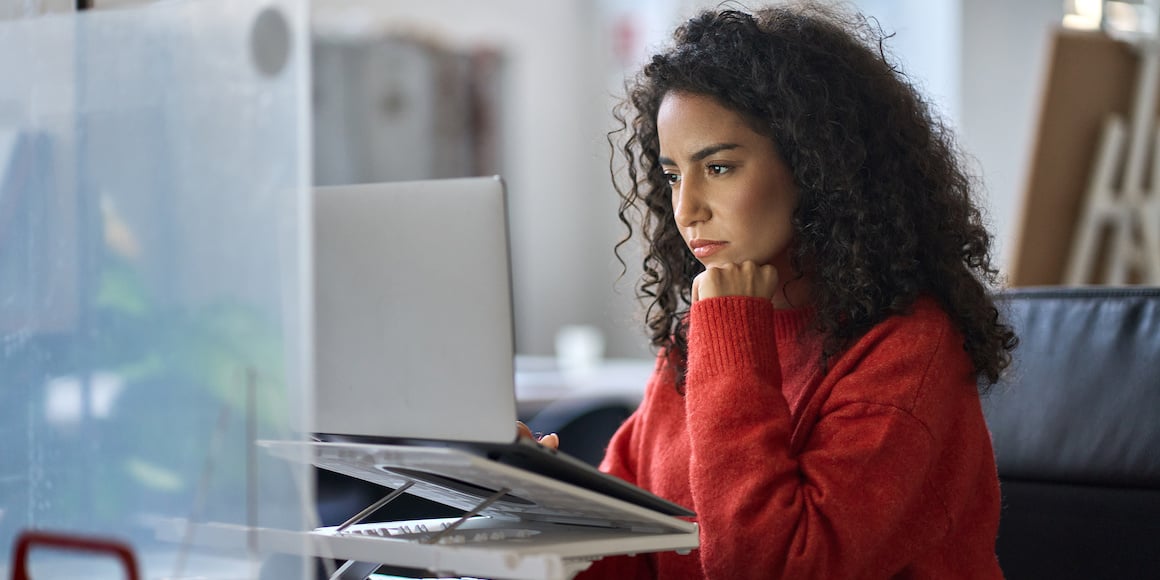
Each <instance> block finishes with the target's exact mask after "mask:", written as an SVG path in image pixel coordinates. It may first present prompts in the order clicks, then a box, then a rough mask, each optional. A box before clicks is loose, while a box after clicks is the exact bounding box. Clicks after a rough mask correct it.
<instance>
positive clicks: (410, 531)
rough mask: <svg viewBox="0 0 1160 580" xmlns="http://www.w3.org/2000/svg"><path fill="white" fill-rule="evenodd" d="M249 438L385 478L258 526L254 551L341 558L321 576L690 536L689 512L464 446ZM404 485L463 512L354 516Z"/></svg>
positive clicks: (203, 539)
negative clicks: (335, 510)
mask: <svg viewBox="0 0 1160 580" xmlns="http://www.w3.org/2000/svg"><path fill="white" fill-rule="evenodd" d="M259 445H261V446H263V447H265V448H266V449H267V451H269V452H270V453H272V454H273V455H275V456H277V457H281V458H283V459H287V460H291V461H297V462H309V463H311V464H313V465H316V466H318V467H320V468H323V469H329V470H332V471H336V472H339V473H342V474H345V475H348V476H352V477H356V478H359V479H363V480H366V481H370V482H373V483H377V484H380V485H383V486H386V487H389V488H392V489H394V491H393V492H391V493H390V494H388V495H387V496H386V497H384V498H383V499H381V500H379V501H377V502H375V503H374V504H372V505H370V506H367V508H366V509H364V510H362V511H361V512H359V513H358V514H356V515H354V516H352V517H351V518H350V519H349V520H347V521H346V522H344V523H343V524H341V525H339V526H333V527H322V528H317V529H315V530H312V531H309V532H296V531H291V530H275V529H269V528H262V529H259V530H257V534H256V535H257V539H256V543H257V544H258V550H259V551H261V552H268V551H274V552H285V553H296V554H301V555H306V556H317V557H322V558H331V559H338V560H346V564H344V565H343V566H342V567H340V568H339V569H338V570H337V571H336V572H335V573H334V574H333V575H332V576H331V578H332V579H341V580H351V579H357V580H362V579H363V578H366V577H367V576H368V575H370V574H371V573H373V572H374V571H375V570H376V569H377V568H378V567H379V566H380V565H384V564H385V565H389V566H395V567H400V568H406V569H417V570H426V571H430V572H432V573H434V574H436V575H446V576H472V577H481V578H509V579H528V580H533V579H549V580H567V579H569V578H571V577H572V576H574V575H575V574H577V573H579V572H580V571H582V570H584V569H586V568H587V567H588V566H589V565H590V564H591V562H593V561H595V560H598V559H600V558H602V557H604V556H609V555H618V554H638V553H645V552H659V551H670V550H673V551H677V552H678V553H688V552H689V551H691V550H693V549H695V548H697V546H698V535H697V525H696V524H695V523H692V522H689V521H685V520H683V519H679V518H676V517H673V516H669V515H665V514H662V513H660V512H657V511H654V510H652V509H648V508H644V507H641V506H639V505H635V504H633V503H630V502H627V501H624V500H620V499H616V498H613V497H610V496H607V495H604V494H601V493H597V492H595V491H591V490H588V489H584V488H582V487H579V486H576V485H572V484H570V483H565V482H562V481H558V480H555V479H552V478H549V477H545V476H543V475H539V474H537V473H532V472H530V471H525V470H522V469H518V468H515V467H511V466H508V465H504V464H502V463H499V462H497V461H493V460H491V459H488V458H487V457H482V456H479V455H476V454H473V453H470V452H468V451H466V450H463V449H456V448H447V447H423V446H409V445H381V444H366V443H330V442H317V441H264V442H260V443H259ZM403 493H411V494H415V495H418V496H420V497H423V498H426V499H428V500H432V501H435V502H438V503H441V504H444V505H447V506H450V507H454V508H456V509H460V510H463V511H464V512H465V513H464V514H463V515H462V516H461V517H458V518H441V519H430V520H410V521H397V522H375V523H361V522H362V521H363V520H364V519H365V518H366V517H368V516H369V515H370V514H372V513H374V512H375V511H377V510H378V509H379V508H381V507H383V506H384V505H387V504H388V503H390V502H391V501H393V500H395V499H396V498H398V497H400V496H401V495H402V494H403ZM199 528H201V529H205V530H206V532H203V533H200V534H199V540H200V541H199V543H202V544H211V545H214V546H239V545H245V544H246V542H247V541H254V540H253V539H252V538H253V535H254V530H252V529H247V528H246V527H245V526H232V525H226V524H210V525H205V526H199ZM210 528H212V533H211V532H209V529H210ZM211 538H212V539H211Z"/></svg>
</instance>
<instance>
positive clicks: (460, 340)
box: [272, 177, 697, 553]
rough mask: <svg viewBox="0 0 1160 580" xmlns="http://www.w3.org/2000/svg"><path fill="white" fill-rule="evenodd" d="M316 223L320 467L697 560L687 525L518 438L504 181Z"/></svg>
mask: <svg viewBox="0 0 1160 580" xmlns="http://www.w3.org/2000/svg"><path fill="white" fill-rule="evenodd" d="M314 220H315V224H314V225H315V228H314V237H315V239H314V248H315V255H314V258H315V260H314V269H315V349H316V361H315V365H316V375H315V377H316V380H315V406H316V411H315V418H314V425H313V431H314V433H315V437H316V438H317V439H318V442H317V443H312V444H311V443H308V444H307V445H310V446H312V450H311V452H310V453H311V456H312V462H313V463H315V464H316V465H319V466H320V467H324V468H327V469H332V470H334V471H339V472H342V473H346V474H348V475H352V476H354V477H358V478H360V479H365V480H368V481H374V482H377V483H380V484H382V485H384V486H387V487H392V488H398V487H403V486H409V488H408V490H407V491H408V492H410V493H415V494H417V495H420V496H423V497H426V498H428V499H432V500H435V501H438V502H440V503H443V504H445V505H450V506H453V507H457V508H460V509H463V510H474V509H476V508H479V506H480V504H481V502H483V501H485V500H489V498H490V503H489V504H488V505H487V506H485V507H483V508H481V509H478V510H477V511H478V513H481V514H483V515H490V516H494V517H497V518H501V519H505V518H506V519H511V518H513V517H515V518H519V519H521V520H525V521H536V522H548V523H560V522H564V523H568V522H571V523H575V524H579V525H581V526H585V527H590V528H616V529H623V530H626V531H629V530H635V531H636V532H640V531H651V532H655V533H659V534H662V535H663V534H670V535H671V537H670V538H669V540H668V543H667V544H665V543H663V542H662V543H659V544H656V543H654V544H650V545H655V546H657V547H653V548H649V547H642V546H639V545H631V546H630V547H631V549H632V550H634V551H651V550H652V549H688V548H693V547H696V545H697V539H696V526H695V525H694V524H692V523H690V522H688V521H685V520H682V519H678V517H681V516H692V515H693V513H692V512H691V511H689V510H687V509H685V508H684V507H681V506H679V505H676V504H674V503H672V502H669V501H667V500H665V499H663V498H660V497H658V496H656V495H653V494H651V493H649V492H647V491H645V490H643V489H640V488H638V487H636V486H633V485H630V484H628V483H626V482H624V481H622V480H620V479H618V478H616V477H612V476H609V475H607V474H604V473H601V472H600V471H598V470H596V469H594V468H593V467H591V466H590V465H588V464H587V463H584V462H582V461H580V460H577V459H575V458H572V457H570V456H568V455H566V454H564V453H562V452H558V451H556V450H551V449H548V448H545V447H543V446H541V445H539V444H538V443H535V442H532V441H530V440H527V439H522V438H518V437H517V434H516V428H515V421H516V401H515V379H514V377H515V373H514V368H513V359H514V338H513V334H514V330H513V324H512V298H511V268H510V251H509V243H508V234H507V210H506V206H505V192H504V185H503V182H502V181H501V180H500V179H499V178H495V177H492V178H470V179H450V180H437V181H419V182H402V183H387V184H372V185H354V186H338V187H323V188H318V189H316V190H315V197H314ZM272 447H273V451H274V452H275V453H279V447H281V448H282V449H281V454H282V455H285V456H287V457H291V456H292V455H293V453H294V451H293V450H292V449H289V447H287V446H286V445H281V446H280V445H277V444H273V445H272ZM505 490H506V491H505ZM626 545H629V544H622V545H621V547H622V548H623V547H624V546H626ZM590 549H592V548H591V546H590ZM609 551H610V552H611V550H609ZM597 552H599V550H597ZM594 553H595V552H594Z"/></svg>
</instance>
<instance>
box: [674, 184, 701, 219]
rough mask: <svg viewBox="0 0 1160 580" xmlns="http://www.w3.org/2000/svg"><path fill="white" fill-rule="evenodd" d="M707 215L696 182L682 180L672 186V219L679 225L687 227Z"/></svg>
mask: <svg viewBox="0 0 1160 580" xmlns="http://www.w3.org/2000/svg"><path fill="white" fill-rule="evenodd" d="M708 217H709V208H708V206H707V205H705V200H704V196H703V192H702V191H701V190H700V188H699V187H697V186H696V184H693V183H690V182H687V181H683V182H681V183H679V184H677V185H674V186H673V219H674V220H675V221H676V222H677V225H678V226H680V227H688V226H691V225H693V224H696V223H698V222H702V221H705V220H706V219H708Z"/></svg>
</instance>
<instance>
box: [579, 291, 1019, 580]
mask: <svg viewBox="0 0 1160 580" xmlns="http://www.w3.org/2000/svg"><path fill="white" fill-rule="evenodd" d="M808 322H809V313H808V312H806V311H794V310H776V311H775V310H774V309H773V307H772V306H771V304H770V301H769V300H766V299H762V298H743V297H718V298H709V299H705V300H701V301H699V302H697V303H695V304H694V305H693V308H692V311H691V313H690V315H689V324H690V327H689V363H688V368H689V371H688V378H687V382H686V384H685V392H686V395H685V396H684V397H682V396H681V395H680V394H678V393H677V392H676V390H675V389H674V387H673V381H672V375H671V372H669V371H668V367H667V366H666V365H665V364H664V363H665V360H664V359H663V358H662V359H661V360H660V361H659V365H658V370H657V371H656V372H655V373H654V376H653V378H652V379H651V380H650V382H649V385H648V389H647V391H646V393H645V398H644V401H643V402H642V404H641V407H640V408H639V410H638V411H637V412H636V413H635V414H634V415H633V416H632V417H630V418H629V419H628V420H627V421H626V422H625V423H624V425H623V426H622V427H621V428H620V431H618V432H617V433H616V435H615V436H613V438H612V441H611V443H610V444H609V448H608V452H607V455H606V456H605V459H604V462H603V464H602V465H601V469H603V470H605V471H608V472H610V473H612V474H613V475H616V476H619V477H621V478H623V479H626V480H628V481H631V482H633V483H635V484H637V485H639V486H641V487H643V488H645V489H648V490H650V491H653V492H655V493H657V494H658V495H660V496H662V497H665V498H667V499H669V500H672V501H675V502H677V503H679V504H681V505H684V506H686V507H689V508H691V509H693V510H694V511H695V512H696V513H697V518H696V519H697V523H698V525H699V526H700V534H701V547H700V549H698V550H695V551H693V552H692V553H691V554H689V555H686V556H682V555H679V554H676V553H673V552H663V553H658V554H641V555H639V556H636V557H628V556H618V557H613V558H605V559H603V560H600V561H598V562H595V563H594V564H593V565H592V567H591V568H590V569H589V570H588V571H586V572H584V573H582V574H581V576H580V578H581V579H590V578H617V579H627V578H665V579H681V578H730V579H737V578H761V579H768V578H892V577H905V578H973V579H975V578H985V579H990V578H1000V577H1002V572H1001V571H1000V569H999V565H998V562H997V559H996V557H995V538H996V534H997V532H998V526H999V505H1000V504H999V501H1000V500H999V497H1000V496H999V479H998V473H997V471H996V467H995V460H994V454H993V452H992V449H991V440H990V436H989V435H988V431H987V426H986V424H985V423H984V421H983V413H982V409H981V405H980V401H979V395H978V393H977V389H976V384H975V376H974V372H973V369H972V365H971V361H970V358H969V357H968V356H967V354H966V352H965V351H964V350H963V338H962V336H961V335H960V334H959V333H958V332H957V330H956V328H955V326H954V324H953V323H952V322H951V320H950V318H949V317H948V316H947V315H946V313H944V312H943V311H942V309H940V308H939V306H938V305H937V304H936V303H935V301H934V300H931V299H929V298H923V299H920V300H919V301H918V302H917V303H916V304H915V305H914V307H913V313H911V314H910V315H906V316H894V317H891V318H889V319H887V320H885V321H883V322H882V323H880V324H878V325H877V326H875V327H874V328H872V329H871V330H870V331H869V332H868V333H867V334H866V335H865V336H863V337H862V338H861V339H860V340H858V341H857V342H856V343H855V344H854V345H852V346H851V347H850V348H849V349H848V350H847V351H846V352H845V353H844V354H842V355H841V356H839V357H837V358H836V359H834V360H832V361H831V364H830V366H829V370H828V371H826V372H824V373H823V372H820V367H819V365H818V359H817V355H818V353H819V345H818V340H817V336H816V334H807V335H806V336H805V337H801V336H800V335H799V332H798V331H799V330H801V329H802V328H805V327H806V325H807V324H808ZM807 332H809V331H807Z"/></svg>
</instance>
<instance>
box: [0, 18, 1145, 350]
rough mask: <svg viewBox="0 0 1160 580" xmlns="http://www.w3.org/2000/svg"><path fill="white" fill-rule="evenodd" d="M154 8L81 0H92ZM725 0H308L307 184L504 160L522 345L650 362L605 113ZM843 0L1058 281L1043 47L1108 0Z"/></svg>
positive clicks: (1047, 63) (998, 219)
mask: <svg viewBox="0 0 1160 580" xmlns="http://www.w3.org/2000/svg"><path fill="white" fill-rule="evenodd" d="M775 1H776V0H775ZM148 3H149V2H148V1H147V0H91V1H89V2H81V4H87V5H88V6H90V7H91V8H93V9H98V10H102V9H107V10H117V9H124V8H132V7H137V6H140V5H143V4H148ZM74 4H76V3H74V2H70V1H64V0H20V1H13V2H10V3H9V4H8V6H9V7H8V8H6V10H7V14H4V13H2V12H0V17H2V16H8V17H12V16H14V15H15V16H21V15H28V14H32V13H51V12H65V11H71V10H73V9H74V8H73V5H74ZM717 4H718V2H717V1H715V0H712V1H710V0H554V1H552V2H542V1H538V0H489V1H488V2H477V1H473V0H425V1H424V2H397V1H382V0H315V1H314V2H313V3H312V15H311V26H312V35H313V43H314V63H313V66H312V69H313V81H312V84H313V87H312V91H313V115H314V132H313V145H314V164H313V176H314V177H313V179H314V182H315V183H316V184H318V185H335V184H345V183H362V182H373V181H399V180H410V179H425V178H439V177H460V176H472V175H487V174H496V173H498V174H500V175H502V176H503V177H504V179H505V180H506V182H507V184H508V187H509V196H510V198H509V201H510V208H511V240H512V245H513V262H514V264H513V268H514V277H515V279H514V293H515V303H516V336H517V350H518V351H519V352H520V353H522V354H528V355H550V354H553V352H554V350H555V344H556V339H557V338H558V335H559V334H560V333H561V331H563V332H564V333H565V334H567V333H570V332H571V333H573V335H574V334H575V333H574V332H573V331H575V330H576V327H577V326H579V327H581V329H583V331H584V332H585V333H587V334H584V335H583V336H588V337H597V339H598V340H599V341H602V344H603V353H604V355H606V356H608V357H613V358H620V357H629V358H635V357H648V356H650V352H649V349H648V347H647V341H646V339H645V334H644V332H643V330H642V328H643V322H642V319H641V317H640V315H639V308H638V303H637V301H636V299H635V297H634V295H635V280H636V277H637V275H638V271H639V270H638V268H637V266H638V264H637V262H638V261H639V260H638V257H639V251H638V247H637V244H635V243H630V244H629V245H627V246H626V247H625V251H624V255H625V256H626V261H627V262H628V271H627V273H626V274H625V275H624V276H623V277H621V276H620V273H621V265H620V263H619V262H618V261H617V260H616V258H615V257H614V255H613V253H612V247H613V245H615V244H616V242H617V241H619V240H620V239H621V238H622V237H623V235H624V229H623V227H622V226H621V225H620V223H619V221H618V220H617V217H616V207H617V197H616V194H615V192H614V190H613V189H612V186H611V180H610V177H609V159H610V149H609V146H608V143H607V140H606V133H607V131H608V130H609V129H611V128H612V127H613V124H612V123H613V120H612V116H611V113H610V111H611V108H612V106H613V105H614V103H615V102H616V100H617V98H618V97H619V96H620V95H622V94H623V87H624V80H625V78H626V75H631V74H633V73H634V72H635V71H636V70H637V69H638V68H639V65H640V64H641V63H642V62H644V61H645V60H646V59H647V58H648V56H650V55H651V54H652V53H653V52H654V51H655V50H657V49H659V48H660V47H662V46H663V45H664V44H665V42H666V41H667V40H668V35H669V34H670V33H671V31H672V29H673V28H674V27H675V26H677V25H678V24H679V23H680V22H682V21H683V20H684V19H687V18H688V17H690V16H691V15H692V14H694V13H695V12H696V11H698V10H700V9H703V8H707V7H712V6H715V5H717ZM726 4H728V3H726ZM840 4H841V5H843V6H846V7H847V8H851V9H854V10H858V11H860V12H862V13H864V14H865V15H867V16H869V17H871V18H873V19H874V20H876V21H877V22H878V23H879V24H880V25H881V27H882V29H883V30H884V31H885V32H886V33H887V34H891V35H892V36H891V38H890V39H889V41H888V44H887V48H888V50H889V51H890V52H891V53H892V55H893V57H894V58H895V60H896V61H897V62H898V63H899V64H900V65H901V67H902V69H903V70H904V71H905V72H906V73H907V75H908V76H909V77H910V78H911V80H912V82H913V83H914V84H915V85H916V86H917V87H918V88H919V89H920V90H921V91H922V92H923V93H924V94H925V95H926V96H927V97H928V98H929V100H930V102H931V103H933V105H934V107H935V109H936V110H937V112H938V113H939V114H940V115H941V116H942V117H943V118H944V120H945V121H946V122H947V123H948V125H949V126H950V127H952V128H953V129H954V130H955V132H956V133H957V136H958V141H959V145H960V148H961V150H962V152H963V153H964V154H965V156H966V158H967V161H968V165H969V167H970V169H971V171H972V172H973V173H974V174H975V175H976V176H977V177H978V178H979V184H980V188H979V194H980V199H981V200H982V202H983V204H984V206H985V210H986V212H987V218H988V220H989V222H990V224H991V228H992V231H993V232H994V233H995V234H996V240H997V243H996V247H995V258H996V261H997V263H998V264H1000V265H1001V267H1002V268H1003V269H1004V271H1005V273H1007V274H1008V277H1009V280H1010V281H1011V282H1012V283H1013V284H1051V283H1058V282H1060V281H1061V280H1058V279H1057V280H1052V278H1053V277H1055V278H1062V274H1061V273H1060V272H1059V270H1061V268H1062V266H1061V267H1057V268H1055V269H1054V271H1052V272H1049V273H1048V274H1046V275H1043V276H1038V277H1036V276H1031V277H1027V276H1020V275H1019V273H1018V272H1014V271H1013V270H1014V269H1015V268H1016V266H1018V264H1017V262H1018V258H1019V255H1018V254H1019V247H1018V246H1019V240H1020V239H1021V237H1022V233H1023V229H1024V228H1023V225H1024V224H1023V223H1022V219H1023V217H1024V209H1025V206H1026V205H1027V203H1028V199H1027V198H1028V196H1029V192H1028V188H1029V186H1033V185H1034V184H1033V183H1032V181H1033V175H1032V173H1033V171H1032V170H1033V165H1034V163H1033V161H1034V154H1035V152H1036V143H1037V129H1038V128H1039V126H1040V117H1041V113H1042V110H1043V108H1044V107H1043V104H1044V101H1045V98H1046V96H1045V86H1046V82H1047V79H1048V77H1049V73H1050V71H1051V67H1052V62H1051V60H1050V59H1051V55H1052V43H1053V41H1054V38H1055V36H1056V35H1057V32H1058V31H1059V30H1060V29H1061V28H1062V27H1063V26H1064V24H1065V20H1067V24H1068V26H1070V27H1073V28H1080V29H1083V28H1087V29H1097V28H1098V27H1099V25H1100V22H1101V19H1102V16H1101V9H1102V6H1103V4H1104V3H1101V2H1100V1H1098V0H1096V1H1087V0H1022V1H1020V2H1006V1H1003V0H970V1H968V0H857V1H851V2H842V3H840ZM1107 4H1121V5H1130V4H1132V3H1131V2H1109V3H1107ZM736 5H737V6H741V7H743V6H745V5H746V4H745V3H737V4H736ZM1065 17H1066V18H1065ZM1085 18H1086V20H1085ZM1121 100H1123V101H1124V102H1125V103H1126V102H1127V101H1126V100H1124V99H1121ZM1122 106H1123V105H1122V104H1121V107H1122ZM1097 129H1098V127H1097ZM1083 131H1086V133H1085V134H1082V135H1080V136H1079V137H1078V139H1081V140H1085V141H1087V142H1091V143H1093V144H1094V143H1095V141H1096V140H1097V137H1098V130H1096V129H1090V128H1085V129H1083ZM1093 147H1094V145H1093ZM1089 160H1090V156H1089ZM1077 204H1078V201H1073V203H1072V205H1077ZM1076 212H1078V210H1077V209H1076V210H1072V212H1071V213H1069V214H1065V215H1064V216H1062V217H1054V216H1056V213H1053V212H1051V211H1048V212H1047V215H1046V217H1044V218H1041V220H1040V222H1041V223H1040V222H1037V223H1034V224H1032V226H1033V227H1034V228H1037V229H1038V230H1040V231H1042V230H1050V229H1051V228H1053V227H1055V228H1057V229H1058V228H1065V229H1067V228H1070V227H1071V224H1070V223H1066V224H1056V223H1052V222H1053V220H1057V219H1070V220H1075V219H1077V218H1076V216H1075V213H1076ZM1060 243H1063V242H1057V244H1056V245H1059V244H1060ZM1056 260H1057V261H1058V260H1062V257H1056ZM1029 261H1034V262H1036V263H1038V262H1041V261H1042V256H1031V257H1028V258H1027V259H1026V260H1024V264H1023V266H1024V267H1027V262H1029Z"/></svg>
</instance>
